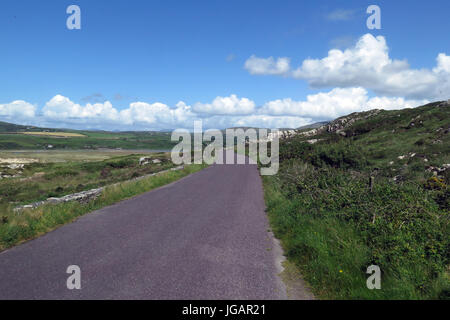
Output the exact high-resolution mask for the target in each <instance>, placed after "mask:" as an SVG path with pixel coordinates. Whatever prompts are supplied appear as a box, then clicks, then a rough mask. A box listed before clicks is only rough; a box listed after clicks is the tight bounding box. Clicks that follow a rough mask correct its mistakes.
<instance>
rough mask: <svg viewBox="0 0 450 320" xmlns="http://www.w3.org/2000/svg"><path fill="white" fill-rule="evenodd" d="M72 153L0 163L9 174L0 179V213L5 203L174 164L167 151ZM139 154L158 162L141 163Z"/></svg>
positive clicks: (3, 172)
mask: <svg viewBox="0 0 450 320" xmlns="http://www.w3.org/2000/svg"><path fill="white" fill-rule="evenodd" d="M72 153H73V152H70V153H68V155H67V156H68V157H71V158H72V160H71V161H65V162H34V163H28V164H25V165H23V167H18V168H14V169H11V168H10V167H8V166H7V165H6V164H5V165H0V171H1V175H2V176H3V177H4V176H5V175H9V177H8V178H3V179H1V180H0V216H1V215H2V213H1V211H2V210H5V209H7V208H8V207H14V206H18V205H22V204H29V203H32V202H36V201H41V200H45V199H47V198H50V197H61V196H64V195H67V194H71V193H76V192H80V191H85V190H89V189H93V188H97V187H102V186H105V185H110V184H113V183H116V182H120V181H126V180H130V179H132V178H135V177H139V176H143V175H147V174H151V173H155V172H158V171H162V170H165V169H169V168H172V167H174V164H173V163H172V161H170V157H169V154H167V153H153V154H146V155H139V154H132V155H124V156H115V157H112V158H109V159H105V160H102V161H90V159H91V158H90V156H91V155H90V152H85V153H82V152H77V154H76V155H72ZM111 155H114V154H113V153H111ZM142 156H145V157H148V158H151V159H154V160H155V161H158V163H153V162H152V161H150V163H148V164H146V165H140V164H139V159H140V157H142ZM81 159H84V160H81ZM86 159H88V160H86ZM52 160H53V159H52Z"/></svg>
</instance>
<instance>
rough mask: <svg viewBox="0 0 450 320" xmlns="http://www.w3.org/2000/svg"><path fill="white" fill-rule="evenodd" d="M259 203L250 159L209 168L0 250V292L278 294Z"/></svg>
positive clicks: (16, 295)
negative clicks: (74, 282) (75, 271)
mask: <svg viewBox="0 0 450 320" xmlns="http://www.w3.org/2000/svg"><path fill="white" fill-rule="evenodd" d="M264 208H265V206H264V200H263V189H262V183H261V179H260V176H259V174H258V170H257V167H256V165H249V164H247V165H212V166H210V167H208V168H206V169H204V170H202V171H200V172H197V173H195V174H192V175H190V176H188V177H185V178H183V179H181V180H179V181H177V182H175V183H172V184H170V185H168V186H165V187H162V188H159V189H156V190H153V191H150V192H148V193H145V194H142V195H140V196H137V197H134V198H132V199H129V200H125V201H122V202H120V203H117V204H115V205H112V206H109V207H105V208H103V209H101V210H98V211H95V212H92V213H89V214H86V215H84V216H83V217H81V218H80V219H78V220H77V221H75V222H74V223H71V224H68V225H65V226H62V227H60V228H58V229H56V230H54V231H52V232H50V233H48V234H46V235H44V236H42V237H40V238H37V239H35V240H32V241H29V242H26V243H24V244H22V245H19V246H17V247H15V248H12V249H10V250H7V251H4V252H2V253H0V270H1V271H0V299H285V298H286V288H285V286H284V284H283V282H282V281H281V280H280V278H279V277H278V276H277V274H278V273H279V272H280V270H279V269H278V268H277V259H279V258H280V257H279V256H278V257H277V255H279V253H277V250H276V248H275V247H274V246H275V243H274V239H273V237H272V234H271V233H269V232H268V228H269V227H268V222H267V217H266V214H265V212H264ZM69 265H77V266H79V267H80V270H81V289H80V290H77V289H73V290H69V289H68V288H67V285H66V281H67V278H68V277H69V276H70V274H67V273H66V270H67V267H68V266H69Z"/></svg>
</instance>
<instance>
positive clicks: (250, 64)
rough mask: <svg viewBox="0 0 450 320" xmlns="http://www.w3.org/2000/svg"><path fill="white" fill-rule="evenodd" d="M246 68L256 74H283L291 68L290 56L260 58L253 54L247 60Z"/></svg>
mask: <svg viewBox="0 0 450 320" xmlns="http://www.w3.org/2000/svg"><path fill="white" fill-rule="evenodd" d="M244 67H245V69H246V70H248V72H250V73H251V74H256V75H283V74H286V73H287V72H288V71H289V69H290V60H289V58H277V59H276V60H275V59H274V58H273V57H269V58H258V57H256V56H254V55H252V56H251V57H250V58H249V59H247V61H245V66H244Z"/></svg>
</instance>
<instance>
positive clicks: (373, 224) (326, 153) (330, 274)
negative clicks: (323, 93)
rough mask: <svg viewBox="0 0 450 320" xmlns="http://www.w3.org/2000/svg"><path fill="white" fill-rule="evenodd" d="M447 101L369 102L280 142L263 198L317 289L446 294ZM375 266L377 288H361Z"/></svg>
mask: <svg viewBox="0 0 450 320" xmlns="http://www.w3.org/2000/svg"><path fill="white" fill-rule="evenodd" d="M449 131H450V104H449V103H448V102H436V103H430V104H427V105H425V106H421V107H418V108H414V109H404V110H398V111H386V110H372V111H369V112H363V113H354V114H351V115H348V116H345V117H341V118H339V119H336V120H334V121H332V122H330V123H328V124H326V125H324V126H321V127H320V128H317V129H314V130H305V131H300V132H295V134H292V135H291V136H289V135H286V137H285V138H284V139H282V140H281V141H280V169H279V172H278V174H277V175H276V176H271V177H265V178H264V183H265V189H266V201H267V207H268V211H269V216H270V218H271V221H272V224H273V226H274V231H275V233H276V235H277V236H278V237H279V238H280V239H281V240H282V243H283V247H284V248H285V250H286V252H287V256H288V260H290V261H291V262H293V263H295V264H296V265H297V267H298V268H300V269H301V271H302V274H303V275H304V276H305V279H306V280H307V281H308V282H309V283H310V285H311V286H312V287H313V289H314V291H315V293H316V295H318V296H322V297H324V298H343V299H426V298H430V299H448V298H449V297H450V274H449V270H450V269H449V264H450V237H449V235H450V138H449ZM370 265H377V266H379V267H380V269H381V271H382V290H368V289H367V288H366V287H365V281H366V279H367V275H366V273H365V272H366V269H367V267H368V266H370Z"/></svg>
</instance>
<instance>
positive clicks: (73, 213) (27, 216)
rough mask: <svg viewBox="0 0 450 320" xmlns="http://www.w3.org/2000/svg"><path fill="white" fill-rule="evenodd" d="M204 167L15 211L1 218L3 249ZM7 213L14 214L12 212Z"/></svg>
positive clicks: (169, 173)
mask: <svg viewBox="0 0 450 320" xmlns="http://www.w3.org/2000/svg"><path fill="white" fill-rule="evenodd" d="M205 167H206V166H205V165H189V166H186V167H185V168H184V169H183V170H178V171H169V172H165V173H161V174H160V175H156V176H152V177H148V178H145V179H141V180H137V181H126V182H122V183H120V184H118V185H114V186H110V187H107V188H106V189H105V191H104V192H103V193H102V194H101V196H100V197H98V198H97V199H95V200H93V201H91V202H89V203H86V204H80V203H78V202H68V203H62V204H57V205H51V204H49V205H45V206H42V207H39V208H37V209H35V210H25V211H23V212H21V213H20V214H14V218H13V219H11V221H0V251H2V250H5V249H7V248H10V247H12V246H14V245H16V244H18V243H21V242H23V241H26V240H30V239H33V238H36V237H38V236H40V235H42V234H45V233H47V232H49V231H52V230H54V229H56V228H57V227H59V226H61V225H64V224H66V223H70V222H72V221H74V220H75V219H77V218H78V217H80V216H82V215H84V214H86V213H88V212H91V211H94V210H97V209H100V208H102V207H105V206H108V205H111V204H114V203H116V202H119V201H121V200H124V199H127V198H131V197H133V196H136V195H139V194H142V193H144V192H147V191H150V190H152V189H155V188H158V187H161V186H163V185H166V184H168V183H171V182H174V181H176V180H179V179H181V178H183V177H185V176H187V175H189V174H192V173H194V172H197V171H199V170H201V169H203V168H205ZM4 217H11V215H8V216H6V215H5V216H4Z"/></svg>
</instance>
